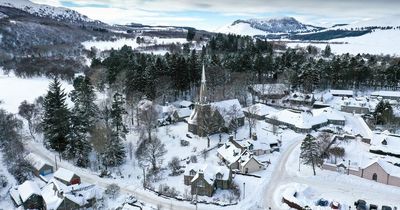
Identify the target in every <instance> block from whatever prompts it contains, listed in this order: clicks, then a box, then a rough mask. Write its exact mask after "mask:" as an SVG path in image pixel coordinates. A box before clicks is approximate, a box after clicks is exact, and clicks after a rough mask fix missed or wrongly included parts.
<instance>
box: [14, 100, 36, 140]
mask: <svg viewBox="0 0 400 210" xmlns="http://www.w3.org/2000/svg"><path fill="white" fill-rule="evenodd" d="M18 114H19V115H20V116H21V117H23V118H24V119H25V120H26V121H27V122H28V129H29V134H30V135H31V137H32V139H35V136H34V135H33V133H34V127H33V119H34V117H35V115H36V114H37V111H36V109H35V104H31V103H28V102H27V101H26V100H25V101H22V102H21V104H20V105H19V107H18Z"/></svg>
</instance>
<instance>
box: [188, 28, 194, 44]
mask: <svg viewBox="0 0 400 210" xmlns="http://www.w3.org/2000/svg"><path fill="white" fill-rule="evenodd" d="M195 35H196V29H194V28H189V29H188V32H187V35H186V40H187V41H192V40H193V39H194V36H195Z"/></svg>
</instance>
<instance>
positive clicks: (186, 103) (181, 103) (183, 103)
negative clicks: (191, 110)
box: [179, 101, 194, 107]
mask: <svg viewBox="0 0 400 210" xmlns="http://www.w3.org/2000/svg"><path fill="white" fill-rule="evenodd" d="M193 104H194V103H193V102H191V101H181V102H179V106H181V107H189V106H191V105H193Z"/></svg>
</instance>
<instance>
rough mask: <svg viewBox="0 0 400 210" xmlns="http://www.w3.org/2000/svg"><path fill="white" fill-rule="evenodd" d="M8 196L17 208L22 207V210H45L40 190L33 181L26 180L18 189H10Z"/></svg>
mask: <svg viewBox="0 0 400 210" xmlns="http://www.w3.org/2000/svg"><path fill="white" fill-rule="evenodd" d="M10 196H11V198H12V200H13V202H14V204H15V205H16V206H17V207H18V206H23V208H24V209H39V210H41V209H46V207H45V202H44V200H43V197H42V193H41V190H40V188H39V186H38V185H37V184H36V183H35V182H33V181H30V180H27V181H25V182H24V183H22V184H21V185H19V186H18V187H14V188H11V189H10Z"/></svg>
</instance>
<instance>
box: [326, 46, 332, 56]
mask: <svg viewBox="0 0 400 210" xmlns="http://www.w3.org/2000/svg"><path fill="white" fill-rule="evenodd" d="M331 54H332V50H331V46H330V45H329V44H328V45H326V47H325V50H324V56H325V57H329V56H331Z"/></svg>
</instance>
